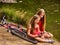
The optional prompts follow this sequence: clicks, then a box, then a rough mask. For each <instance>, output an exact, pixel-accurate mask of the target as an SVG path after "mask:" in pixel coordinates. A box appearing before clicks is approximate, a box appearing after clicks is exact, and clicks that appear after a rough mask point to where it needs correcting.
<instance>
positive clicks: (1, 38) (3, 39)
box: [0, 27, 60, 45]
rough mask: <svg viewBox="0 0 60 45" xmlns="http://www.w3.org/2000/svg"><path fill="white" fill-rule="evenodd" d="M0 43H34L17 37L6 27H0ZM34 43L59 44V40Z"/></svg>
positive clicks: (17, 44)
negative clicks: (50, 42) (52, 42)
mask: <svg viewBox="0 0 60 45" xmlns="http://www.w3.org/2000/svg"><path fill="white" fill-rule="evenodd" d="M0 45H35V44H32V43H30V42H27V41H25V40H23V39H21V38H19V37H16V36H13V35H12V34H11V33H8V32H7V29H6V28H4V27H0ZM36 45H60V42H58V41H55V43H54V44H49V43H38V44H36Z"/></svg>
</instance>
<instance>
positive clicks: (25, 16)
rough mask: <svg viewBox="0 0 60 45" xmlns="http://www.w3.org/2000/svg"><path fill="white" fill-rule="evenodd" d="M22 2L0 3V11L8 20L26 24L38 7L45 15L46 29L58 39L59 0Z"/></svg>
mask: <svg viewBox="0 0 60 45" xmlns="http://www.w3.org/2000/svg"><path fill="white" fill-rule="evenodd" d="M22 1H23V2H22V3H19V2H18V3H16V4H7V3H6V4H3V3H0V12H5V13H6V15H7V17H8V20H10V21H13V22H16V23H18V24H22V25H26V24H27V22H28V21H29V19H30V18H31V17H32V16H33V15H34V14H35V13H36V12H37V10H38V9H39V8H44V9H45V11H46V15H47V25H46V30H47V31H49V32H51V33H52V34H53V35H54V37H55V38H56V39H57V40H58V41H60V36H59V35H60V3H59V2H60V0H22Z"/></svg>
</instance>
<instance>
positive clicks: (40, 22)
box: [38, 21, 44, 32]
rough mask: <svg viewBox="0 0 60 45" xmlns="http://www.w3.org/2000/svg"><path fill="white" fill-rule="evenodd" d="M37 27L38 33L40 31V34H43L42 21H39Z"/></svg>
mask: <svg viewBox="0 0 60 45" xmlns="http://www.w3.org/2000/svg"><path fill="white" fill-rule="evenodd" d="M38 25H39V28H40V31H41V32H44V28H43V23H42V21H39V23H38Z"/></svg>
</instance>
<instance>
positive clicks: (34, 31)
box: [27, 16, 53, 43]
mask: <svg viewBox="0 0 60 45" xmlns="http://www.w3.org/2000/svg"><path fill="white" fill-rule="evenodd" d="M39 21H40V18H39V16H34V17H33V18H32V19H31V21H30V24H29V25H28V29H27V30H28V31H27V34H28V35H29V36H31V37H33V38H35V39H36V40H38V41H41V42H48V43H52V42H53V40H50V39H43V38H41V37H42V36H43V35H42V34H41V31H40V29H39V25H38V22H39Z"/></svg>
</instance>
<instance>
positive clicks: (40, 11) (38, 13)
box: [36, 9, 45, 25]
mask: <svg viewBox="0 0 60 45" xmlns="http://www.w3.org/2000/svg"><path fill="white" fill-rule="evenodd" d="M42 11H44V9H40V10H39V11H38V12H37V13H36V14H37V15H38V16H40V15H41V13H42ZM44 12H45V11H44ZM40 21H41V22H42V25H44V16H43V18H41V19H40Z"/></svg>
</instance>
